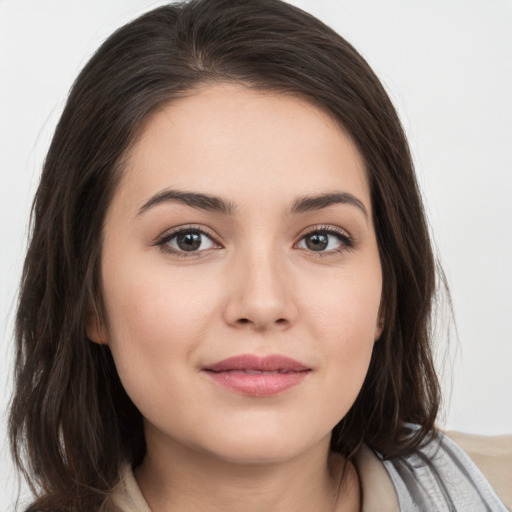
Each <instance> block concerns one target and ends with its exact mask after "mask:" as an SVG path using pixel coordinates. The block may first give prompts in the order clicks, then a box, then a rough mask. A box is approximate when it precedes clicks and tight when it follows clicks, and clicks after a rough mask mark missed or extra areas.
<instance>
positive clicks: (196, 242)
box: [158, 229, 218, 255]
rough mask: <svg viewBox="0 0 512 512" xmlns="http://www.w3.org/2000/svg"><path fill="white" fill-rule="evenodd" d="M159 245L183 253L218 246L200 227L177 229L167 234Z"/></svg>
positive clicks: (173, 251)
mask: <svg viewBox="0 0 512 512" xmlns="http://www.w3.org/2000/svg"><path fill="white" fill-rule="evenodd" d="M158 245H159V246H161V247H162V249H165V250H166V251H168V252H172V253H175V254H181V255H183V254H184V253H194V252H202V251H205V250H207V249H212V248H218V245H217V244H216V243H215V242H214V241H213V240H212V238H211V237H210V236H208V235H207V234H206V233H204V232H203V231H201V230H198V229H182V230H179V231H175V232H174V233H170V234H168V235H167V236H165V237H164V238H163V239H162V240H161V241H160V242H159V243H158Z"/></svg>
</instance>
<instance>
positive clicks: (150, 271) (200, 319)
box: [104, 259, 214, 384]
mask: <svg viewBox="0 0 512 512" xmlns="http://www.w3.org/2000/svg"><path fill="white" fill-rule="evenodd" d="M121 265H122V266H121ZM110 270H111V269H110V268H109V267H108V266H107V265H105V272H104V275H105V276H108V279H105V280H104V290H105V294H104V295H105V306H106V311H107V317H108V319H109V326H108V331H109V336H108V339H109V346H110V348H111V351H112V354H113V356H114V360H115V362H116V366H117V369H118V372H119V375H120V377H121V380H124V378H125V379H136V378H140V379H143V380H145V381H151V380H155V381H156V379H157V378H158V374H159V373H161V372H163V373H164V374H165V373H166V372H168V371H169V370H170V369H171V368H172V369H173V371H175V367H176V366H178V365H177V363H179V362H180V361H181V362H183V360H184V359H185V360H187V361H188V360H189V359H190V354H192V353H193V352H194V350H195V348H196V346H197V344H198V343H200V341H201V340H202V339H204V336H205V333H206V330H207V326H208V324H209V323H210V322H211V317H212V310H213V308H214V300H213V297H212V296H211V293H209V291H208V289H209V286H208V282H205V281H204V280H201V279H197V280H196V279H194V280H191V279H190V277H188V279H187V278H186V276H185V275H186V273H185V272H183V273H182V274H180V273H179V272H177V273H176V272H174V273H173V274H171V273H170V272H169V271H167V272H166V271H165V269H162V268H161V267H160V268H158V267H155V268H151V267H148V266H147V265H146V267H145V268H144V272H137V265H136V264H134V263H132V264H125V263H124V262H121V259H119V260H118V265H117V266H116V270H115V272H112V271H110ZM127 384H128V383H127Z"/></svg>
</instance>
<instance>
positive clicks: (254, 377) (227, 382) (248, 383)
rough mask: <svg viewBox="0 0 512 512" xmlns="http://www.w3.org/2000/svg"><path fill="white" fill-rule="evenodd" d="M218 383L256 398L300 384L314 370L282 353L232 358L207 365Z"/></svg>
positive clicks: (277, 392) (207, 368)
mask: <svg viewBox="0 0 512 512" xmlns="http://www.w3.org/2000/svg"><path fill="white" fill-rule="evenodd" d="M203 371H204V372H205V373H206V374H207V375H208V377H210V378H211V379H212V380H213V381H214V382H215V383H217V384H219V385H221V386H222V387H224V388H227V389H229V390H231V391H234V392H236V393H240V394H243V395H247V396H253V397H267V396H274V395H277V394H279V393H281V392H283V391H285V390H287V389H289V388H291V387H294V386H296V385H298V384H300V383H301V382H302V381H303V380H304V379H305V378H306V377H307V376H308V375H309V374H310V373H311V371H312V369H311V368H310V367H308V366H306V365H304V364H302V363H300V362H299V361H296V360H294V359H291V358H289V357H286V356H281V355H277V354H276V355H270V356H266V357H259V356H256V355H252V354H244V355H241V356H235V357H230V358H228V359H224V360H222V361H219V362H217V363H214V364H212V365H208V366H206V367H204V368H203Z"/></svg>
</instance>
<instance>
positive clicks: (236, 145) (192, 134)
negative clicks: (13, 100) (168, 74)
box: [89, 84, 382, 462]
mask: <svg viewBox="0 0 512 512" xmlns="http://www.w3.org/2000/svg"><path fill="white" fill-rule="evenodd" d="M128 157H129V158H128V161H127V165H126V169H125V172H124V176H123V179H122V180H121V183H120V185H119V187H118V189H117V192H116V194H115V196H114V198H113V201H112V204H111V206H110V208H109V211H108V212H107V217H106V221H105V227H104V244H103V254H102V282H103V291H104V301H105V306H106V313H107V317H108V328H106V327H105V328H101V327H98V328H96V327H94V326H92V325H91V326H90V327H89V335H90V337H91V338H92V339H94V340H95V341H98V342H105V343H108V345H109V346H110V349H111V350H112V354H113V357H114V360H115V363H116V366H117V370H118V372H119V376H120V378H121V381H122V383H123V385H124V387H125V389H126V391H127V393H128V395H129V396H130V397H131V399H132V400H133V402H134V403H135V405H136V406H137V407H138V409H139V410H140V411H141V413H142V414H143V416H144V418H145V428H146V436H147V440H148V446H149V447H151V446H161V447H164V446H166V445H167V446H174V447H178V446H179V447H181V448H183V449H185V450H193V451H194V452H195V453H200V454H203V455H204V456H207V455H208V456H215V457H219V458H221V459H223V460H228V461H236V462H251V461H252V462H256V461H259V462H263V461H280V460H285V459H287V458H290V457H294V456H297V455H299V454H301V453H305V452H306V451H307V450H309V449H312V448H313V447H315V446H318V445H319V443H320V444H322V443H324V445H325V443H328V441H329V437H330V432H331V429H332V428H333V427H334V426H335V424H336V423H337V422H338V421H339V420H340V419H341V418H342V417H343V416H344V415H345V414H346V413H347V411H348V410H349V408H350V407H351V405H352V404H353V402H354V400H355V399H356V396H357V394H358V392H359V390H360V388H361V386H362V383H363V380H364V378H365V375H366V372H367V369H368V365H369V361H370V356H371V353H372V348H373V344H374V341H375V339H376V338H377V337H378V335H379V305H380V300H381V288H382V276H381V266H380V260H379V253H378V248H377V243H376V236H375V231H374V226H373V223H372V207H371V202H370V194H369V189H368V183H367V180H366V177H365V170H364V165H363V162H362V159H361V157H360V155H359V153H358V151H357V149H356V147H355V145H354V144H353V143H352V141H351V140H350V138H349V137H348V136H347V135H346V134H345V133H344V131H343V130H342V129H340V127H339V126H338V125H337V124H336V123H335V122H333V120H332V119H331V118H330V117H329V116H328V115H326V114H325V113H323V112H322V111H321V110H319V109H318V108H316V107H314V106H312V105H310V104H309V103H307V102H305V101H303V100H300V99H297V98H293V97H290V96H285V95H280V94H276V93H265V92H256V91H254V90H249V89H248V88H244V87H242V86H240V85H233V84H217V85H211V86H204V87H202V88H201V89H198V90H197V91H194V92H193V93H191V94H190V95H189V96H188V97H187V98H184V99H180V100H178V101H176V102H174V103H172V104H171V105H169V106H168V107H166V108H165V109H163V110H162V111H160V112H159V113H157V114H156V115H154V116H153V117H152V118H151V119H150V120H149V122H148V123H147V125H146V126H145V128H144V130H143V132H142V134H141V136H140V138H139V139H138V140H137V142H136V144H135V145H134V147H133V148H132V149H131V150H130V152H129V155H128Z"/></svg>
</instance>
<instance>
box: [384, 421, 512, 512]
mask: <svg viewBox="0 0 512 512" xmlns="http://www.w3.org/2000/svg"><path fill="white" fill-rule="evenodd" d="M412 428H415V427H414V426H412ZM383 464H384V466H385V468H386V470H387V472H388V474H389V476H390V478H391V480H392V482H393V485H394V487H395V491H396V494H397V497H398V503H399V507H400V510H401V511H407V512H416V511H417V512H452V511H464V512H507V509H506V508H505V505H504V504H503V503H502V501H501V500H500V499H499V498H498V496H497V495H496V493H495V492H494V490H493V489H492V487H491V485H490V484H489V482H488V481H487V480H486V478H485V477H484V475H483V474H482V473H481V471H480V470H479V469H478V468H477V466H476V465H475V464H474V462H473V461H472V460H471V459H470V458H469V457H468V455H467V454H466V453H465V452H464V451H462V449H461V448H460V447H459V446H458V445H457V444H455V443H454V442H453V441H452V440H451V439H450V438H448V437H447V436H445V435H444V434H442V433H440V432H439V433H438V437H437V438H434V439H433V440H431V441H430V442H428V443H427V444H426V445H424V446H423V447H422V448H421V450H419V451H418V452H416V453H414V454H412V455H410V456H408V457H406V458H397V459H390V460H385V461H383ZM510 485H511V486H512V482H510Z"/></svg>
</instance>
